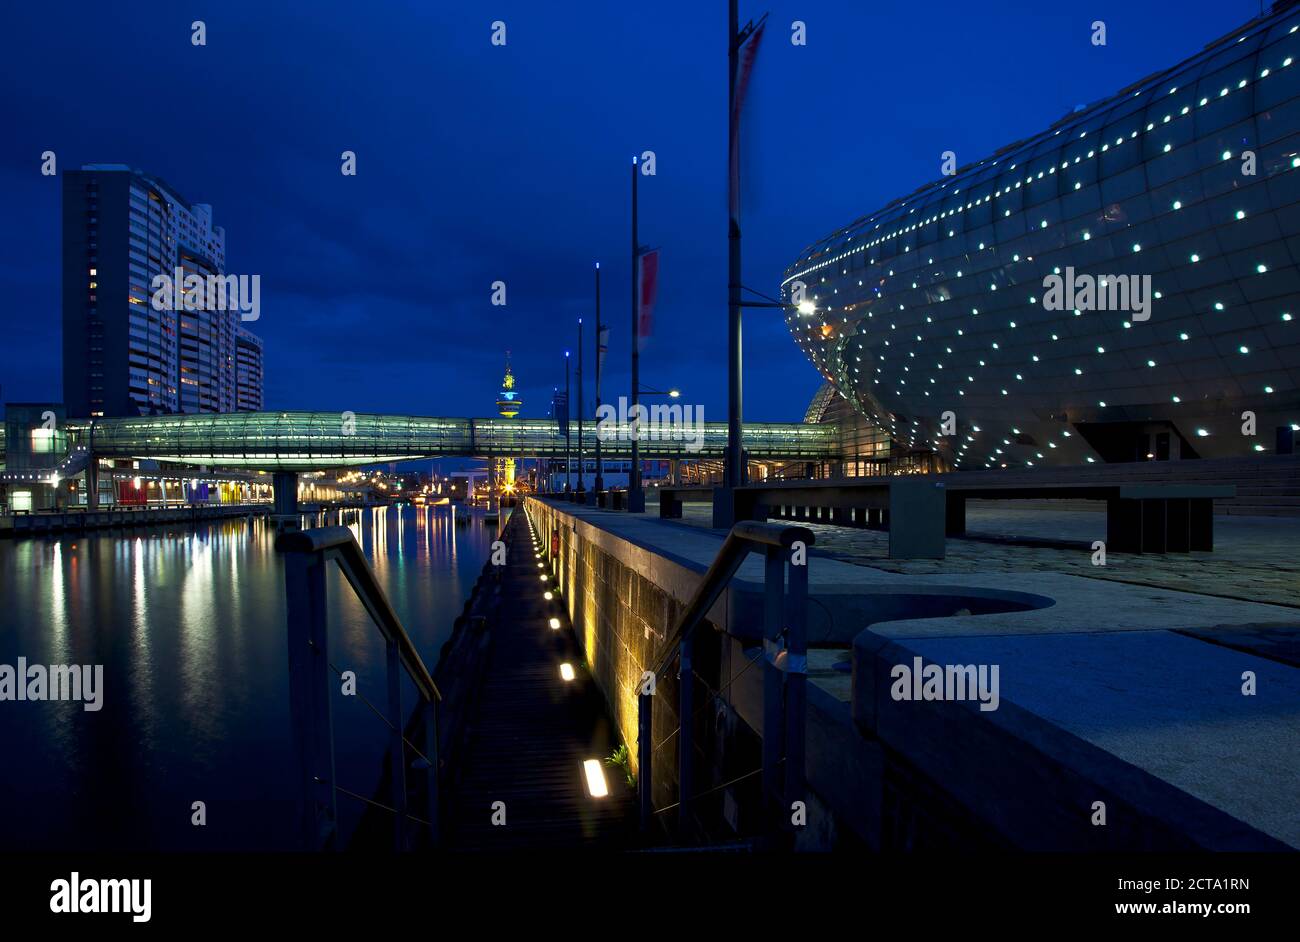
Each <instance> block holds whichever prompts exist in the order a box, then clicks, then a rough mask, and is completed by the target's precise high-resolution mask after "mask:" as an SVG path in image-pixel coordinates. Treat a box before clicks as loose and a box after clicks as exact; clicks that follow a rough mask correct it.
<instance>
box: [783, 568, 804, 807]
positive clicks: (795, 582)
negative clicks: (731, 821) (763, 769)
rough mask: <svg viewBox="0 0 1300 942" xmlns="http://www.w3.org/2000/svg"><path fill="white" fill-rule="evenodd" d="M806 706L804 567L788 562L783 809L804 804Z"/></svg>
mask: <svg viewBox="0 0 1300 942" xmlns="http://www.w3.org/2000/svg"><path fill="white" fill-rule="evenodd" d="M807 703H808V563H807V561H806V559H805V561H804V563H803V564H802V565H796V564H795V562H794V561H793V559H792V560H791V562H790V594H789V597H788V602H787V605H786V653H785V808H784V810H783V814H784V815H785V820H786V821H787V822H789V820H790V813H791V810H792V808H793V805H794V802H796V801H803V800H804V749H805V741H806V726H805V722H806V711H807Z"/></svg>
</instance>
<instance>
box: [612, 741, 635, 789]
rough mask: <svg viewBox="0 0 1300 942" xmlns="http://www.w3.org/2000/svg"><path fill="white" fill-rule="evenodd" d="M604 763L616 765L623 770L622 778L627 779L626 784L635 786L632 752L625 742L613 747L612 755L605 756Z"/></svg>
mask: <svg viewBox="0 0 1300 942" xmlns="http://www.w3.org/2000/svg"><path fill="white" fill-rule="evenodd" d="M605 764H606V765H615V766H618V767H619V768H620V769H622V770H623V778H625V779H626V780H627V784H628V785H629V786H630V787H633V788H635V787H636V776H635V775H633V774H632V753H630V752H628V749H627V744H626V743H624V744H623V745H621V746H619V747H618V748H617V749H615V750H614V752H613V754H612V755H608V756H606V757H605Z"/></svg>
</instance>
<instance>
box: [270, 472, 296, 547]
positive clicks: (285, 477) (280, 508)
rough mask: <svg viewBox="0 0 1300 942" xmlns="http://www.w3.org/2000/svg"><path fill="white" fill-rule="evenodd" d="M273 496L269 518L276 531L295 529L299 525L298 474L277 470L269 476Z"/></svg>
mask: <svg viewBox="0 0 1300 942" xmlns="http://www.w3.org/2000/svg"><path fill="white" fill-rule="evenodd" d="M271 490H272V494H273V495H274V496H273V503H272V512H271V519H272V520H273V521H274V522H275V529H276V532H281V531H284V530H297V529H298V528H299V527H300V526H301V519H300V518H299V515H298V475H297V473H296V472H294V471H277V472H275V474H274V475H273V476H272V478H271Z"/></svg>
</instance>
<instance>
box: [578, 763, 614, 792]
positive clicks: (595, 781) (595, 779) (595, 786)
mask: <svg viewBox="0 0 1300 942" xmlns="http://www.w3.org/2000/svg"><path fill="white" fill-rule="evenodd" d="M582 773H583V775H584V776H585V777H586V779H587V793H588V794H590V795H591V797H592V798H604V797H605V796H606V795H608V794H609V786H608V785H607V784H606V783H605V770H604V769H602V768H601V767H600V760H599V759H587V760H586V761H585V762H583V763H582Z"/></svg>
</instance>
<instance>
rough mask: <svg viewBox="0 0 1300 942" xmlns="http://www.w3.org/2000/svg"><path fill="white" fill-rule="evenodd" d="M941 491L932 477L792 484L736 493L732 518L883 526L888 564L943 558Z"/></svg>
mask: <svg viewBox="0 0 1300 942" xmlns="http://www.w3.org/2000/svg"><path fill="white" fill-rule="evenodd" d="M944 493H945V486H944V483H943V482H942V481H938V480H936V479H935V478H934V477H932V476H927V475H914V476H896V477H888V478H858V479H848V480H838V481H824V482H822V481H791V482H782V483H779V484H763V485H754V486H750V487H742V488H739V489H738V490H737V492H736V519H737V520H746V519H755V520H765V519H767V518H768V517H776V518H778V519H782V520H802V521H810V522H822V523H833V524H839V525H840V526H858V527H869V526H878V527H886V528H888V530H889V556H890V558H892V559H943V557H944V513H945V509H946V506H947V505H946V501H945V498H944Z"/></svg>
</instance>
